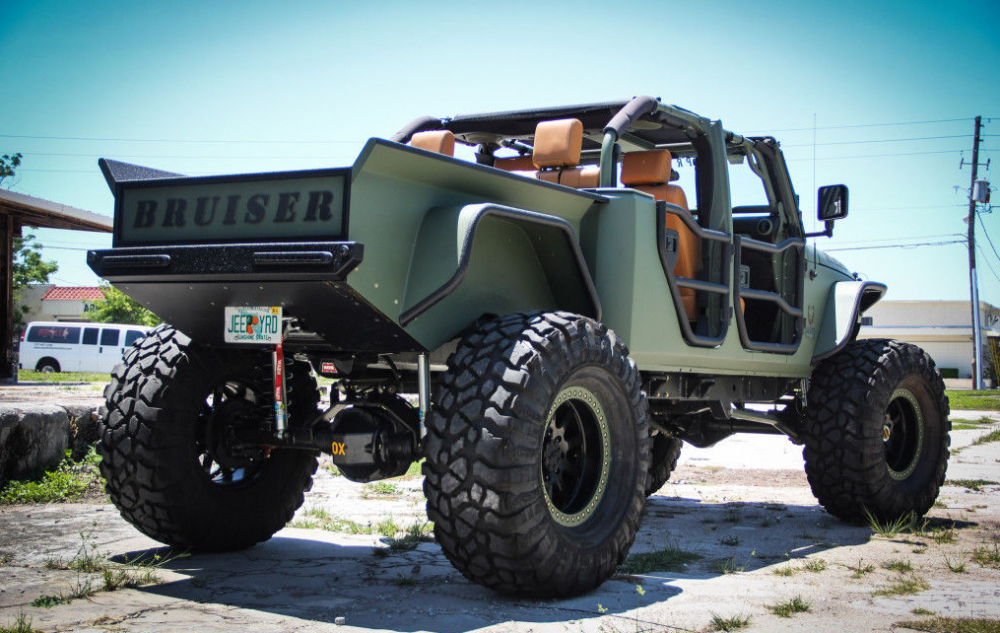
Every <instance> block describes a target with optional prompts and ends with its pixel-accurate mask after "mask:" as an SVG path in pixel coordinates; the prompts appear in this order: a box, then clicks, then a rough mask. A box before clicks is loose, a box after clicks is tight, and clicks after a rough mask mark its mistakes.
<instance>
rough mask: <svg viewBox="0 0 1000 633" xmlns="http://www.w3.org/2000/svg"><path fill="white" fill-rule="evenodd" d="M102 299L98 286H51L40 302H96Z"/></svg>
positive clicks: (102, 294) (102, 295)
mask: <svg viewBox="0 0 1000 633" xmlns="http://www.w3.org/2000/svg"><path fill="white" fill-rule="evenodd" d="M99 299H104V293H103V292H101V289H100V287H99V286H53V287H51V288H49V291H48V292H46V293H45V294H44V295H42V301H97V300H99Z"/></svg>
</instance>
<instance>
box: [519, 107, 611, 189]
mask: <svg viewBox="0 0 1000 633" xmlns="http://www.w3.org/2000/svg"><path fill="white" fill-rule="evenodd" d="M582 147H583V123H581V122H580V120H579V119H557V120H555V121H540V122H539V123H538V125H537V126H536V127H535V145H534V151H533V152H532V154H531V159H532V161H533V162H534V164H535V167H536V168H538V173H537V174H536V176H537V178H538V179H539V180H544V181H546V182H552V183H557V184H560V185H564V186H566V187H575V188H581V187H597V186H599V185H600V178H601V170H600V168H599V167H596V166H591V167H578V166H577V165H579V164H580V151H581V149H582Z"/></svg>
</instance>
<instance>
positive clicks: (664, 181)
mask: <svg viewBox="0 0 1000 633" xmlns="http://www.w3.org/2000/svg"><path fill="white" fill-rule="evenodd" d="M671 159H672V156H671V155H670V152H668V151H667V150H665V149H664V150H653V151H649V152H629V153H628V154H625V156H624V157H623V158H622V173H621V179H622V184H623V185H625V186H626V187H632V188H633V189H638V190H639V191H642V192H645V193H648V194H650V195H651V196H653V197H654V198H656V199H657V200H663V201H665V202H668V203H670V204H675V205H677V206H679V207H680V208H682V209H684V210H685V211H690V209H689V208H688V203H687V196H685V195H684V190H683V189H681V188H680V187H678V186H677V185H671V184H670V171H671V169H670V161H671ZM667 228H668V229H672V230H674V231H677V235H678V236H679V240H678V244H677V263H676V264H675V265H674V274H675V275H677V276H678V277H687V278H688V279H698V276H699V275H700V274H701V240H699V239H698V238H697V237H696V236H695V234H694V232H692V231H691V229H689V228H688V227H687V226H686V225H685V224H684V223H683V222H682V221H681V219H680V218H678V217H677V216H676V215H673V214H671V213H668V214H667ZM680 295H681V300H682V301H683V302H684V312H685V313H686V314H687V318H688V321H697V320H698V296H697V293H696V291H694V290H692V289H690V288H681V289H680Z"/></svg>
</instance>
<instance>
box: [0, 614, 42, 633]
mask: <svg viewBox="0 0 1000 633" xmlns="http://www.w3.org/2000/svg"><path fill="white" fill-rule="evenodd" d="M0 633H42V632H41V631H39V630H38V629H36V628H35V627H33V626H31V618H29V617H28V616H27V615H25V614H24V613H23V612H22V613H18V614H17V617H16V618H14V621H13V622H11V623H10V624H6V625H2V624H0Z"/></svg>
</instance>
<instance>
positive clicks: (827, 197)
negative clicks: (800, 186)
mask: <svg viewBox="0 0 1000 633" xmlns="http://www.w3.org/2000/svg"><path fill="white" fill-rule="evenodd" d="M816 217H817V218H818V219H819V221H820V222H833V221H834V220H839V219H841V218H846V217H847V185H828V186H826V187H820V188H819V201H818V202H817V204H816Z"/></svg>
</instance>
